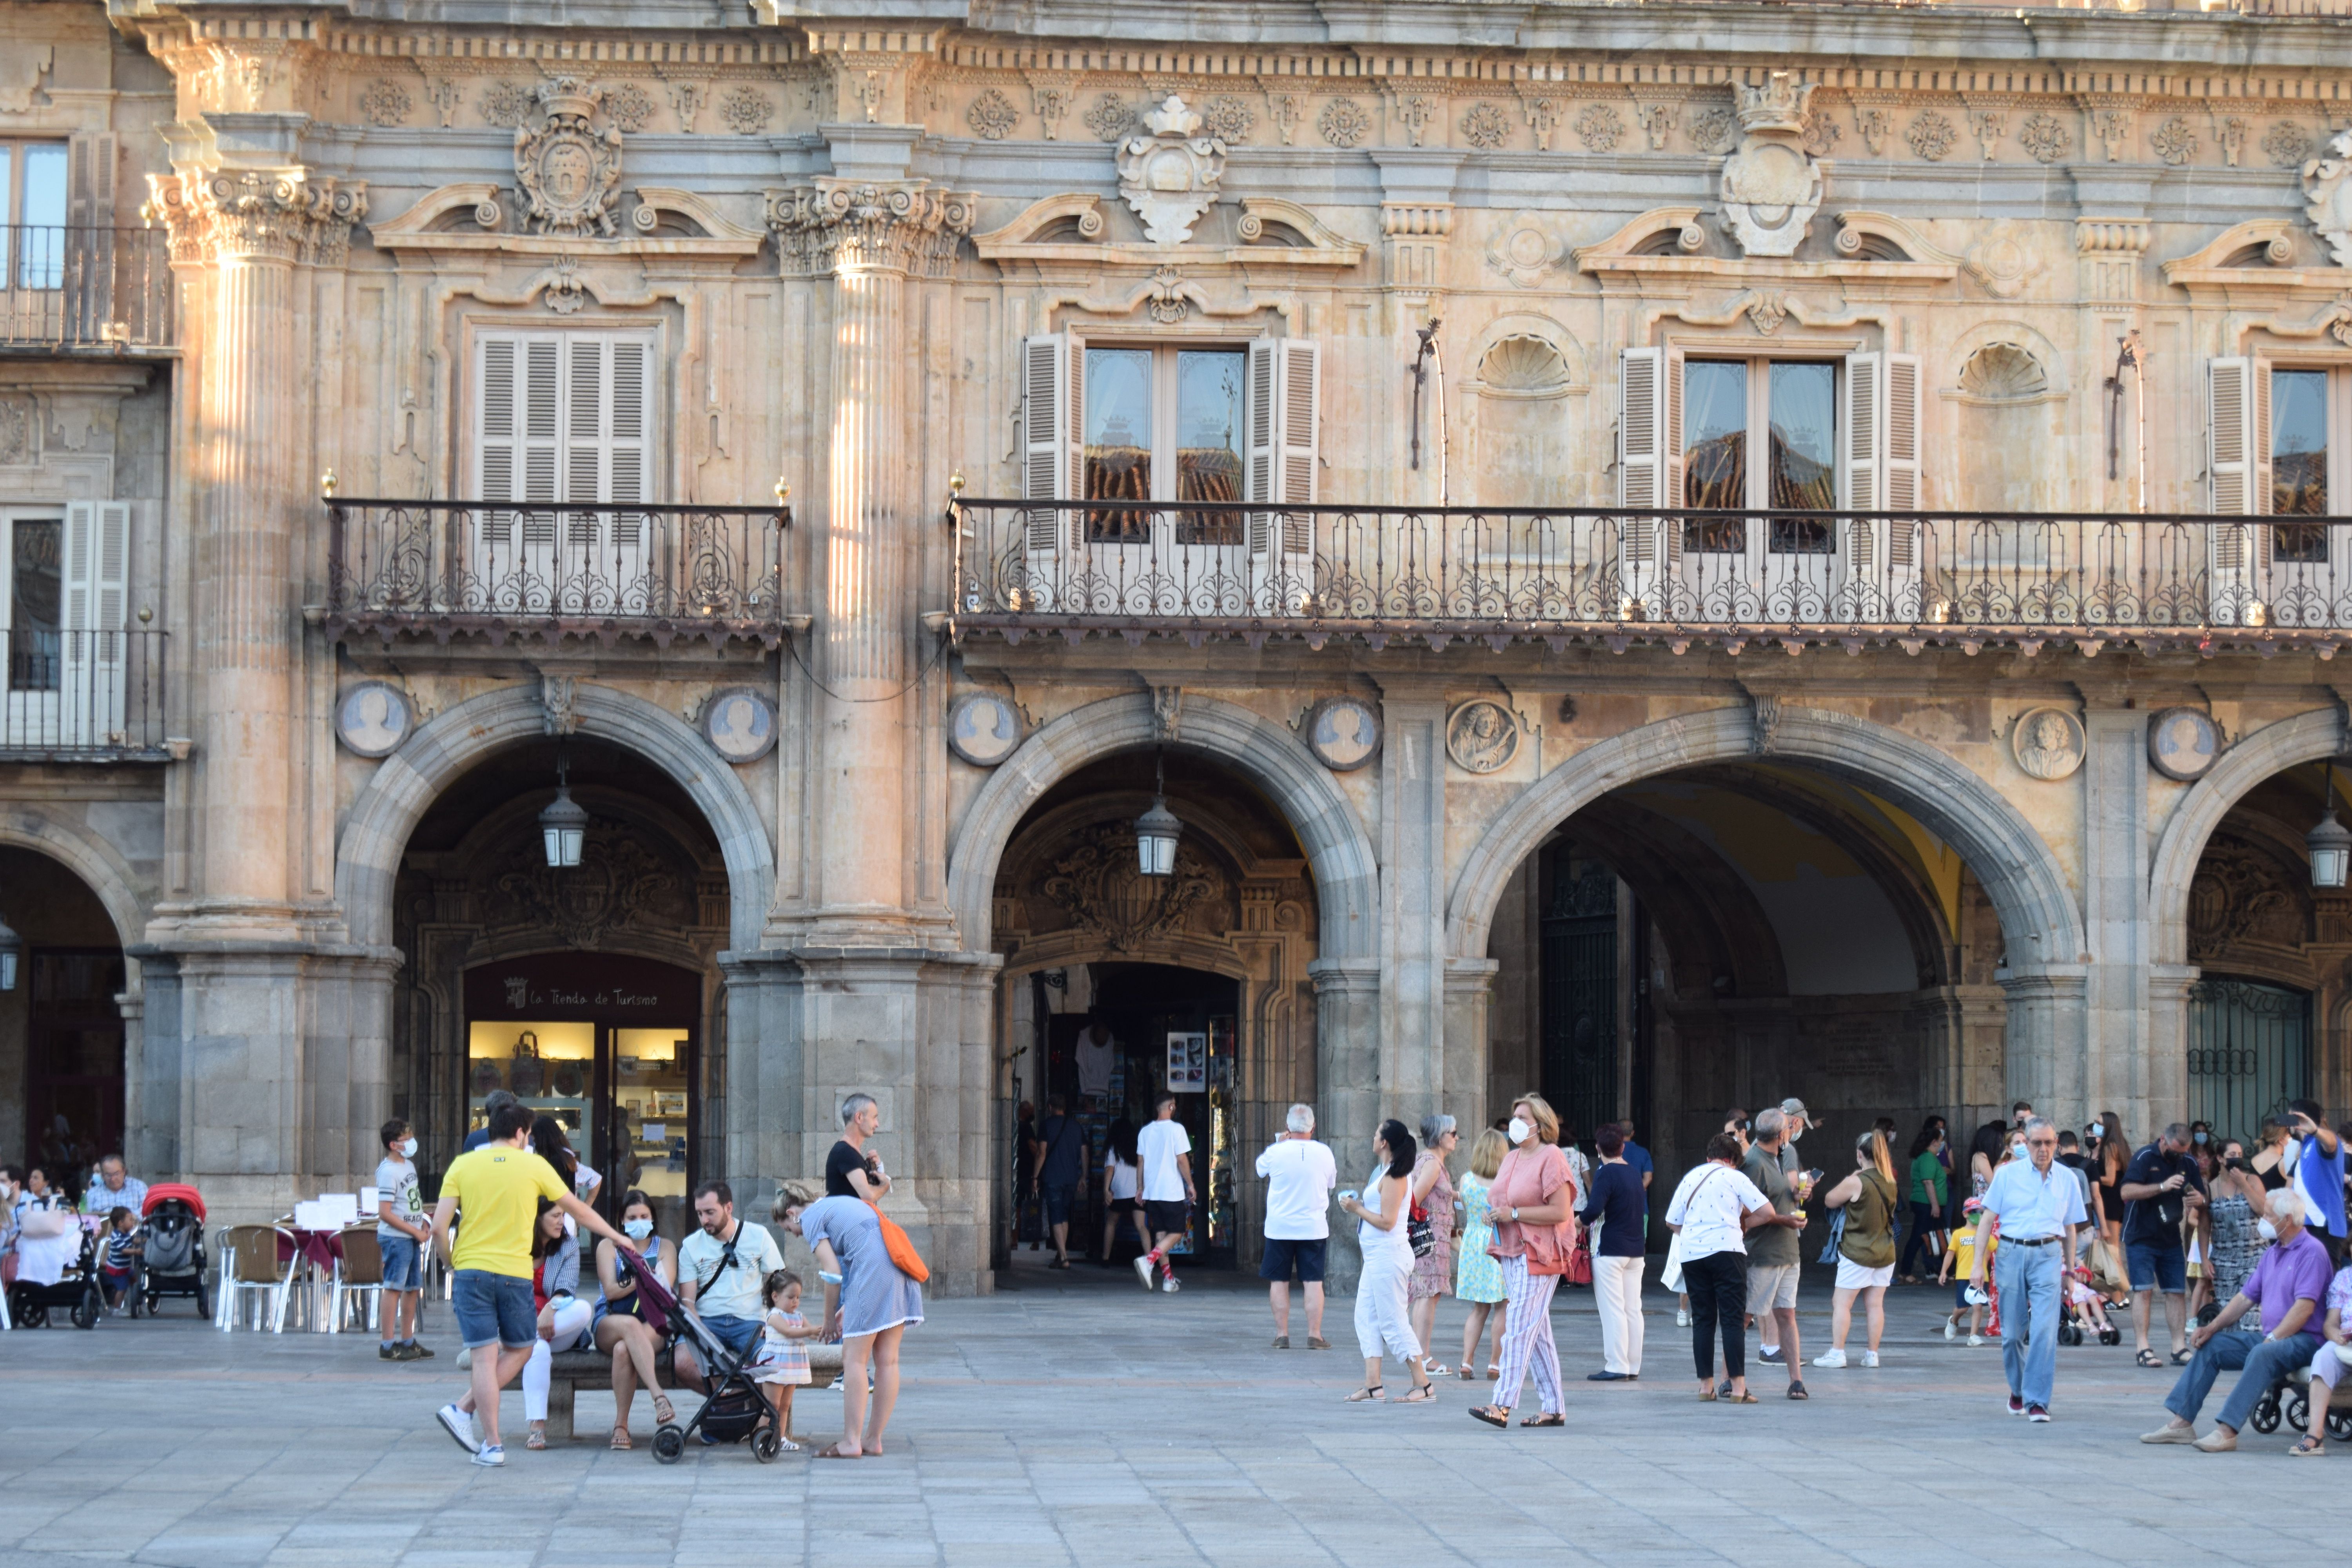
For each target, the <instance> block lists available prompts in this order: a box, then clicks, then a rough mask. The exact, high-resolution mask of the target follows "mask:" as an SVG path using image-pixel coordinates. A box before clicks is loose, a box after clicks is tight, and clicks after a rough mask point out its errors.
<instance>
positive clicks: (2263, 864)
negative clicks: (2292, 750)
mask: <svg viewBox="0 0 2352 1568" xmlns="http://www.w3.org/2000/svg"><path fill="white" fill-rule="evenodd" d="M2331 773H2332V776H2333V779H2334V796H2335V807H2336V818H2337V820H2338V821H2343V820H2345V819H2347V817H2352V806H2347V798H2352V768H2347V767H2345V766H2344V765H2342V764H2340V763H2339V764H2337V765H2336V766H2335V767H2334V768H2333V769H2326V768H2323V766H2322V764H2320V763H2304V764H2302V765H2300V766H2297V767H2292V768H2289V769H2287V770H2286V771H2284V773H2273V774H2272V775H2271V776H2270V777H2269V778H2267V779H2265V780H2263V782H2262V783H2261V784H2256V785H2255V786H2254V787H2253V788H2252V790H2250V791H2248V792H2247V793H2246V795H2244V796H2243V797H2242V798H2241V799H2240V800H2239V801H2238V803H2237V804H2236V805H2233V806H2231V808H2230V812H2229V815H2227V816H2224V817H2223V818H2222V819H2221V826H2218V827H2217V828H2215V829H2214V831H2213V835H2212V837H2210V838H2208V839H2207V840H2206V841H2205V848H2204V853H2203V854H2202V855H2201V856H2200V857H2199V858H2198V862H2197V875H2196V878H2195V879H2194V880H2193V881H2192V882H2191V883H2190V885H2189V961H2190V962H2191V963H2195V964H2197V965H2199V966H2200V969H2202V970H2203V971H2204V972H2205V973H2208V974H2209V975H2220V974H2229V975H2237V976H2242V977H2247V978H2252V979H2259V980H2264V981H2269V982H2272V983H2274V984H2284V985H2289V986H2293V987H2296V988H2298V989H2302V990H2307V991H2325V992H2327V993H2330V994H2331V997H2332V994H2333V993H2334V992H2335V990H2336V988H2337V987H2338V986H2340V984H2341V980H2340V978H2339V972H2340V970H2341V968H2342V966H2343V962H2344V960H2345V959H2346V958H2347V957H2352V897H2347V895H2346V894H2345V893H2342V892H2319V891H2315V889H2313V888H2312V886H2311V861H2310V854H2309V851H2308V850H2307V849H2306V847H2305V844H2304V835H2305V834H2306V833H2308V832H2310V831H2311V828H2312V825H2313V824H2315V823H2316V822H2317V821H2318V820H2319V816H2320V813H2321V811H2322V809H2323V808H2324V806H2325V805H2326V800H2325V796H2326V794H2327V793H2328V780H2329V778H2330V776H2331ZM2323 1013H2324V1014H2326V1013H2332V1002H2331V1005H2330V1006H2328V1007H2326V1008H2323Z"/></svg>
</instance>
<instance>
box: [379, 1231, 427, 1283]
mask: <svg viewBox="0 0 2352 1568" xmlns="http://www.w3.org/2000/svg"><path fill="white" fill-rule="evenodd" d="M375 1245H376V1250H377V1251H379V1252H381V1253H383V1288H384V1289H387V1290H394V1291H399V1290H422V1289H425V1253H424V1249H423V1248H421V1247H418V1246H417V1244H416V1238H415V1237H413V1236H385V1235H383V1234H382V1233H380V1232H379V1233H378V1234H377V1236H376V1238H375Z"/></svg>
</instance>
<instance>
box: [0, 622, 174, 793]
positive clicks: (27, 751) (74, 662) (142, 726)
mask: <svg viewBox="0 0 2352 1568" xmlns="http://www.w3.org/2000/svg"><path fill="white" fill-rule="evenodd" d="M6 643H7V649H8V668H7V672H6V682H5V689H0V762H10V763H161V762H166V761H169V760H170V758H171V755H172V751H171V748H170V746H169V745H168V744H167V743H166V742H165V741H164V738H163V633H162V632H160V631H154V630H152V629H147V628H143V627H142V628H140V629H138V630H126V631H111V632H107V631H74V630H63V631H58V630H48V629H42V628H26V627H23V626H18V627H14V628H12V629H10V630H9V631H8V632H7V634H6Z"/></svg>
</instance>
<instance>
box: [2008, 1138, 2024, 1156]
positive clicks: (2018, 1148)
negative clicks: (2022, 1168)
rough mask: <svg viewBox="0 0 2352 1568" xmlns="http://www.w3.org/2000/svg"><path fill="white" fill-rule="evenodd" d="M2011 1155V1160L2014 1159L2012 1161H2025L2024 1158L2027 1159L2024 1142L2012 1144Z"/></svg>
mask: <svg viewBox="0 0 2352 1568" xmlns="http://www.w3.org/2000/svg"><path fill="white" fill-rule="evenodd" d="M2009 1155H2010V1158H2011V1159H2012V1160H2022V1159H2024V1158H2025V1144H2024V1142H2022V1141H2021V1142H2015V1143H2011V1145H2010V1146H2009Z"/></svg>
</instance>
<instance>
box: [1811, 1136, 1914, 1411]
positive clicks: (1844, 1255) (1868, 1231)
mask: <svg viewBox="0 0 2352 1568" xmlns="http://www.w3.org/2000/svg"><path fill="white" fill-rule="evenodd" d="M1899 1191H1900V1189H1898V1188H1897V1187H1896V1186H1895V1162H1894V1160H1893V1159H1892V1158H1890V1157H1889V1156H1888V1154H1887V1152H1886V1134H1885V1133H1884V1132H1880V1131H1869V1132H1865V1133H1864V1134H1863V1135H1862V1136H1861V1137H1859V1138H1857V1139H1855V1140H1854V1141H1853V1175H1851V1176H1848V1177H1847V1178H1846V1179H1845V1180H1844V1181H1843V1182H1840V1183H1839V1184H1837V1185H1836V1186H1834V1187H1832V1188H1831V1189H1830V1190H1829V1191H1828V1192H1827V1193H1826V1194H1823V1195H1822V1203H1824V1204H1826V1205H1829V1206H1830V1207H1831V1208H1832V1209H1843V1210H1844V1211H1845V1225H1844V1226H1843V1229H1842V1230H1841V1231H1840V1233H1839V1236H1838V1273H1837V1296H1836V1298H1835V1300H1834V1301H1833V1302H1832V1305H1831V1308H1830V1348H1829V1349H1828V1350H1827V1351H1825V1352H1822V1354H1820V1355H1817V1356H1815V1357H1814V1358H1813V1364H1814V1365H1815V1366H1827V1367H1840V1366H1843V1365H1844V1364H1845V1336H1846V1333H1847V1331H1849V1330H1851V1329H1852V1328H1853V1300H1854V1298H1855V1297H1856V1296H1860V1297H1861V1298H1862V1299H1863V1305H1864V1310H1865V1311H1866V1312H1867V1314H1868V1316H1869V1320H1870V1348H1869V1349H1868V1350H1866V1351H1864V1352H1862V1364H1863V1365H1864V1366H1876V1365H1877V1364H1878V1341H1879V1336H1880V1335H1882V1334H1884V1333H1885V1331H1886V1287H1887V1286H1889V1285H1891V1284H1893V1283H1894V1282H1895V1199H1896V1197H1897V1195H1898V1194H1899Z"/></svg>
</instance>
